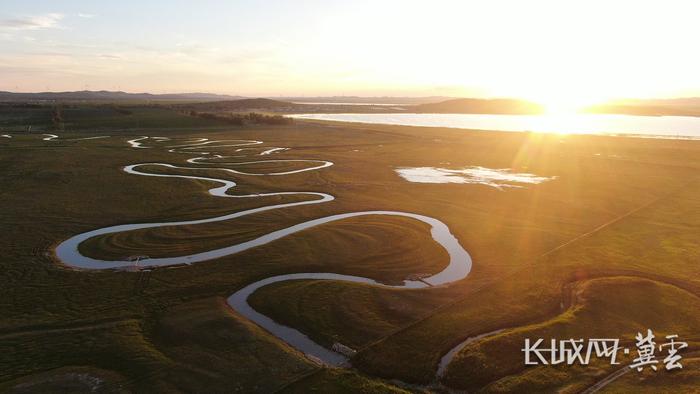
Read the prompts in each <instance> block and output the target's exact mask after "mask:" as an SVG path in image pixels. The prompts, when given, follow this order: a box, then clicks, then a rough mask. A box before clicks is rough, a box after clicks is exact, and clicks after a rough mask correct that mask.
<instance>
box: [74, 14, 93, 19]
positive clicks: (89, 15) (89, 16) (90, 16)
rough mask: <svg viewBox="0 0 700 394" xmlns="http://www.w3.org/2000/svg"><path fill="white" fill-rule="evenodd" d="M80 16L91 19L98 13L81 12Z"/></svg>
mask: <svg viewBox="0 0 700 394" xmlns="http://www.w3.org/2000/svg"><path fill="white" fill-rule="evenodd" d="M78 16H79V17H81V18H85V19H91V18H94V17H95V16H96V15H95V14H85V13H82V12H79V13H78Z"/></svg>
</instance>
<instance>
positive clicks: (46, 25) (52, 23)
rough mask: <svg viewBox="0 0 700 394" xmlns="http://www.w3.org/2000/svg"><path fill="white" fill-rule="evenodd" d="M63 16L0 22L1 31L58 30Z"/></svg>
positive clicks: (54, 14) (46, 15) (48, 15)
mask: <svg viewBox="0 0 700 394" xmlns="http://www.w3.org/2000/svg"><path fill="white" fill-rule="evenodd" d="M61 19H63V14H57V13H50V14H42V15H33V16H25V17H19V18H13V19H3V20H0V29H4V30H40V29H51V28H57V27H60V26H59V24H58V23H59V22H60V21H61Z"/></svg>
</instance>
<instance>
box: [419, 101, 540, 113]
mask: <svg viewBox="0 0 700 394" xmlns="http://www.w3.org/2000/svg"><path fill="white" fill-rule="evenodd" d="M408 110H409V111H415V112H419V113H448V114H539V113H542V112H544V108H543V107H542V106H541V105H539V104H536V103H533V102H530V101H525V100H516V99H477V98H461V99H453V100H447V101H442V102H439V103H429V104H421V105H416V106H414V107H411V108H409V109H408Z"/></svg>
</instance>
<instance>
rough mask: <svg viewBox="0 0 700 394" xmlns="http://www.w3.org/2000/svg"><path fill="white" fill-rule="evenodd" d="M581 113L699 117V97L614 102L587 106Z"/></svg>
mask: <svg viewBox="0 0 700 394" xmlns="http://www.w3.org/2000/svg"><path fill="white" fill-rule="evenodd" d="M583 112H587V113H597V114H624V115H644V116H700V97H687V98H672V99H624V100H614V101H610V102H608V103H604V104H599V105H592V106H589V107H587V108H585V109H584V110H583Z"/></svg>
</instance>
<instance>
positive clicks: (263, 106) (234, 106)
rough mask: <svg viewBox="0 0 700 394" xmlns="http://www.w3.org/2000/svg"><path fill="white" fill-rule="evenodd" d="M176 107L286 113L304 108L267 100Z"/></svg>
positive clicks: (256, 99)
mask: <svg viewBox="0 0 700 394" xmlns="http://www.w3.org/2000/svg"><path fill="white" fill-rule="evenodd" d="M178 107H182V108H187V109H192V110H196V111H234V112H236V111H253V110H263V111H281V112H284V111H287V110H294V109H297V108H305V105H304V104H294V103H290V102H288V101H279V100H272V99H267V98H251V99H239V100H225V101H211V102H205V103H192V104H180V105H178Z"/></svg>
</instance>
